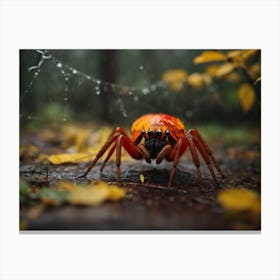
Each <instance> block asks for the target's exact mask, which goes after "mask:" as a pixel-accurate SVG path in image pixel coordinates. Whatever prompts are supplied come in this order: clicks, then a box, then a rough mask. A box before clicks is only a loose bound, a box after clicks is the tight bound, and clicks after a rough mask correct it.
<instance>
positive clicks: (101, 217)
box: [20, 152, 261, 230]
mask: <svg viewBox="0 0 280 280" xmlns="http://www.w3.org/2000/svg"><path fill="white" fill-rule="evenodd" d="M217 159H218V161H219V164H220V167H221V169H222V170H223V172H224V173H225V175H226V178H225V179H224V180H222V179H219V184H218V185H217V184H215V183H214V182H213V180H212V178H211V177H210V175H209V171H208V169H207V167H205V165H203V166H202V174H203V185H202V186H199V184H198V181H197V177H196V171H195V168H194V165H193V163H192V162H191V161H190V160H189V159H187V158H186V157H184V158H182V159H181V161H180V164H179V166H178V169H177V171H176V174H175V176H174V179H173V184H172V187H171V188H167V181H168V177H169V172H170V166H171V165H170V164H169V163H163V164H161V165H159V166H152V165H149V164H146V163H144V162H141V161H134V160H131V161H124V162H123V163H122V187H124V188H125V189H126V195H125V197H124V198H123V199H122V200H119V201H115V202H104V203H103V204H102V205H99V206H94V207H93V206H77V205H69V204H64V205H60V206H48V207H46V208H44V211H42V212H40V213H39V214H38V215H30V206H28V205H21V210H20V217H21V221H23V222H24V226H22V229H28V230H260V228H261V225H260V215H256V214H252V213H250V212H241V213H240V212H238V213H234V212H233V213H232V212H228V211H226V210H225V209H223V208H222V207H221V205H219V203H218V202H217V193H218V192H219V191H220V190H221V189H225V188H228V187H236V188H241V187H242V188H244V187H245V188H248V189H251V190H254V191H257V192H258V193H260V175H261V174H260V158H259V157H252V158H245V159H244V158H239V157H234V158H231V159H229V158H228V156H226V154H225V153H223V152H219V153H217ZM86 166H87V164H86V163H79V164H78V165H69V164H68V165H58V166H54V165H51V164H40V163H33V162H30V161H29V162H26V161H23V162H22V163H21V166H20V176H21V178H23V179H25V180H26V181H27V182H28V183H29V184H31V185H36V186H37V187H41V186H48V187H50V188H52V187H53V186H54V185H55V184H56V182H58V181H59V180H62V179H63V180H68V181H71V182H75V183H88V182H90V181H92V180H104V181H107V182H116V168H115V164H114V162H109V163H108V165H107V166H106V168H105V169H104V171H103V172H102V173H100V172H99V167H100V164H97V166H96V167H95V168H94V169H93V170H92V171H91V172H90V173H89V174H88V176H87V177H86V178H78V176H79V175H81V174H83V171H84V170H85V168H86ZM140 174H143V175H144V183H142V182H141V181H140V179H139V176H140Z"/></svg>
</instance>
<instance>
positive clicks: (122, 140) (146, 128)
mask: <svg viewBox="0 0 280 280" xmlns="http://www.w3.org/2000/svg"><path fill="white" fill-rule="evenodd" d="M131 134H132V136H131V139H130V138H129V137H128V135H127V134H126V132H125V131H124V129H122V128H120V127H117V128H116V129H114V130H113V131H112V133H111V134H110V136H109V137H108V140H107V141H106V143H105V144H104V145H103V147H102V148H101V149H100V151H99V152H98V154H97V155H96V158H95V159H94V160H93V161H92V163H91V164H90V165H89V166H88V168H87V170H86V171H85V173H84V174H83V175H82V176H81V177H84V176H86V175H87V174H88V173H89V171H90V170H91V169H92V168H93V167H94V165H95V164H96V162H97V161H98V160H99V159H100V158H101V157H102V156H103V154H104V153H105V152H106V151H107V150H108V149H109V148H110V147H111V148H110V150H109V152H108V154H107V156H106V158H105V160H104V162H103V164H102V166H101V168H100V171H102V170H103V168H104V167H105V165H106V163H107V161H108V160H109V159H110V158H111V156H112V154H113V152H114V151H115V150H116V165H117V179H118V183H119V184H121V169H120V166H121V149H122V147H124V148H125V150H126V151H127V152H128V153H129V155H130V156H131V157H132V158H134V159H137V160H140V159H145V160H146V162H148V163H150V162H151V161H152V159H155V161H156V163H157V164H159V163H161V162H162V160H163V159H166V160H167V161H173V168H172V170H171V172H170V176H169V180H168V187H170V186H171V182H172V179H173V176H174V174H175V171H176V166H177V164H178V161H179V158H180V157H181V156H182V155H183V154H184V153H185V151H186V150H187V148H188V147H189V148H190V151H191V154H192V158H193V161H194V164H195V165H196V168H197V176H198V180H199V183H200V184H201V183H202V177H201V171H200V161H199V156H198V152H199V153H200V154H201V156H202V157H203V159H204V160H205V162H206V163H207V166H208V169H209V171H210V173H211V175H212V177H213V179H214V180H215V182H217V178H216V175H215V173H214V170H213V166H212V164H214V166H215V167H216V169H217V170H218V172H219V173H220V175H221V177H222V178H224V175H223V173H222V171H221V169H220V168H219V166H218V163H217V161H216V160H215V158H214V157H213V155H212V151H211V150H210V148H209V147H208V146H207V144H206V143H205V141H204V140H203V139H202V137H201V135H200V134H199V133H198V132H197V131H196V130H195V129H190V130H188V131H186V130H185V127H184V124H183V123H182V122H181V121H180V120H179V119H178V118H176V117H173V116H171V115H167V114H147V115H144V116H142V117H140V118H138V119H137V120H136V121H135V122H134V123H133V124H132V127H131Z"/></svg>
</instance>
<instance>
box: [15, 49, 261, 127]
mask: <svg viewBox="0 0 280 280" xmlns="http://www.w3.org/2000/svg"><path fill="white" fill-rule="evenodd" d="M260 59H261V52H260V51H259V50H219V51H218V50H214V51H206V50H21V51H20V79H21V81H20V121H21V125H22V126H25V125H29V126H30V125H31V126H36V125H40V126H42V125H43V124H46V125H49V124H50V123H52V124H55V123H59V122H60V123H61V122H62V123H63V122H67V123H68V122H71V121H83V122H85V121H86V122H93V121H95V122H96V121H99V122H101V123H106V124H109V125H128V126H129V125H130V124H132V122H133V121H134V120H135V119H136V118H137V117H138V116H140V115H141V114H144V113H150V112H164V113H169V114H172V115H175V116H177V117H179V118H181V119H182V120H183V121H184V122H185V124H186V125H187V126H188V127H189V125H188V124H189V123H190V124H191V125H193V124H196V123H199V124H203V123H210V122H218V123H223V124H231V125H237V126H238V125H243V124H246V125H253V126H255V127H259V126H260V99H261V97H260V84H261V83H260V71H261V69H260V65H261V64H260Z"/></svg>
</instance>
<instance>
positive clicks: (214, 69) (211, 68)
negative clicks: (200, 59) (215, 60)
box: [205, 64, 220, 77]
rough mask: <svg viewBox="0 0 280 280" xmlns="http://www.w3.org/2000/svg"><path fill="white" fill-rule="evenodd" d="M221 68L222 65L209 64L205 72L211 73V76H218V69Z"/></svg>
mask: <svg viewBox="0 0 280 280" xmlns="http://www.w3.org/2000/svg"><path fill="white" fill-rule="evenodd" d="M219 68H220V65H216V64H212V65H209V66H208V67H207V68H206V71H205V72H206V73H207V74H209V75H210V76H212V77H215V76H216V72H217V71H218V69H219Z"/></svg>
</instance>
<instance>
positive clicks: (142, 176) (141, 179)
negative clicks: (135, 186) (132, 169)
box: [139, 174, 145, 184]
mask: <svg viewBox="0 0 280 280" xmlns="http://www.w3.org/2000/svg"><path fill="white" fill-rule="evenodd" d="M139 179H140V182H141V183H142V184H143V183H144V181H145V177H144V175H143V174H140V176H139Z"/></svg>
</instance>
